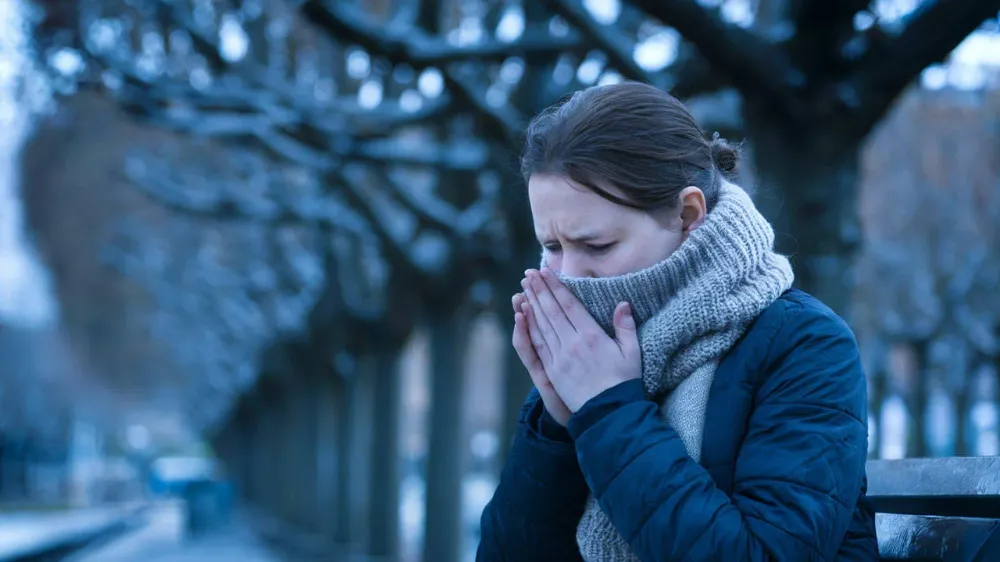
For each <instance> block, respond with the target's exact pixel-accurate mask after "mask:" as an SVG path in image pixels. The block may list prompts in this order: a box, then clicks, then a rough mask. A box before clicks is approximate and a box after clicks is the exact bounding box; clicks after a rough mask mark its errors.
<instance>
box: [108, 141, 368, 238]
mask: <svg viewBox="0 0 1000 562" xmlns="http://www.w3.org/2000/svg"><path fill="white" fill-rule="evenodd" d="M176 175H177V171H176V170H174V169H172V167H171V165H170V164H167V163H166V162H160V163H156V162H155V159H154V158H153V157H151V156H138V155H132V156H130V157H129V158H128V159H127V160H126V162H125V170H124V178H125V179H126V180H128V181H129V182H130V183H132V184H133V185H135V186H136V187H137V188H139V189H140V191H141V192H142V193H143V194H145V195H146V196H147V197H149V198H150V199H152V200H154V201H156V202H157V203H158V204H159V205H161V206H163V207H165V208H167V209H170V210H171V211H173V212H176V213H178V214H183V215H188V216H192V217H198V218H203V219H208V220H213V221H220V222H252V223H257V224H262V225H267V226H274V227H281V226H324V227H327V228H330V229H333V230H337V231H346V232H350V233H352V234H354V235H358V236H366V237H371V235H372V232H371V229H370V228H369V225H368V224H367V223H366V222H365V221H364V220H363V219H362V218H361V217H359V216H358V215H357V213H355V212H354V211H353V210H352V209H350V208H348V207H345V206H343V205H339V204H337V202H336V201H334V200H332V199H330V198H328V197H324V198H323V199H322V200H321V201H316V200H312V201H309V202H308V204H299V205H291V204H289V203H287V202H284V203H279V202H278V201H275V200H273V199H272V200H265V201H259V202H254V201H250V200H248V199H243V198H238V197H235V196H233V195H231V194H227V193H225V192H226V191H227V190H225V189H219V188H217V187H216V188H214V189H211V190H209V189H203V190H198V196H197V197H192V196H191V194H190V193H186V191H190V189H191V187H190V182H188V181H186V180H185V181H184V182H180V181H175V180H173V179H172V177H173V176H176ZM191 176H192V177H194V174H191ZM182 185H183V186H185V187H182Z"/></svg>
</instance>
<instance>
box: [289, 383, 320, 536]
mask: <svg viewBox="0 0 1000 562" xmlns="http://www.w3.org/2000/svg"><path fill="white" fill-rule="evenodd" d="M301 376H302V380H300V381H297V382H296V383H295V384H294V394H293V396H294V402H293V403H292V404H293V405H292V407H293V409H294V410H295V414H296V415H295V417H296V421H295V433H296V436H295V437H294V439H295V441H296V442H297V444H298V446H297V447H296V456H295V459H294V461H293V462H294V471H295V475H296V480H297V481H298V484H297V485H296V487H297V488H298V490H299V495H298V497H297V498H296V501H295V523H296V525H298V526H300V527H301V528H302V529H304V530H307V531H310V532H313V531H319V527H318V526H317V522H318V521H317V518H316V511H317V509H316V508H317V506H316V498H317V496H316V491H317V489H318V487H319V486H318V483H319V474H318V473H317V472H316V458H317V454H318V450H319V442H318V440H317V437H318V430H317V418H318V416H319V412H318V410H319V404H318V402H319V398H318V396H317V393H316V387H317V383H316V377H318V376H320V374H318V373H315V372H314V371H312V370H304V371H303V372H302V373H301Z"/></svg>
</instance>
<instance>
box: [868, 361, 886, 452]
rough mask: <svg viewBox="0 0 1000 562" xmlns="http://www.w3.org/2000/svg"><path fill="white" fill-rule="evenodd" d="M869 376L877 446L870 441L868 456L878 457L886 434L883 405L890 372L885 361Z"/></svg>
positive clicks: (870, 399) (871, 415) (870, 415)
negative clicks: (883, 422) (886, 369)
mask: <svg viewBox="0 0 1000 562" xmlns="http://www.w3.org/2000/svg"><path fill="white" fill-rule="evenodd" d="M869 377H871V383H872V385H871V387H872V395H871V396H870V397H869V400H868V402H869V403H870V404H871V413H870V414H869V418H870V419H873V420H875V439H874V440H875V446H874V447H872V446H871V444H870V443H869V454H868V456H869V457H871V458H877V457H878V456H879V455H878V452H879V450H880V449H881V448H882V439H883V438H884V436H885V428H883V427H882V407H883V406H884V405H885V398H886V387H887V386H888V384H887V383H888V380H887V379H888V373H886V372H885V366H884V363H883V364H879V366H878V367H877V368H876V370H874V371H873V372H872V373H870V374H869Z"/></svg>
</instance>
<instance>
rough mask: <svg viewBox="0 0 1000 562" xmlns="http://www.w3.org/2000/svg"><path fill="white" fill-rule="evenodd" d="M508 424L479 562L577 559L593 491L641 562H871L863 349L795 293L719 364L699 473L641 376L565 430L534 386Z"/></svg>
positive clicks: (586, 409)
mask: <svg viewBox="0 0 1000 562" xmlns="http://www.w3.org/2000/svg"><path fill="white" fill-rule="evenodd" d="M518 426H519V427H518V432H517V435H516V436H515V439H514V444H513V448H512V450H511V452H510V456H509V457H508V461H507V464H506V466H505V467H504V469H503V473H502V475H501V478H500V484H499V486H498V488H497V490H496V493H495V494H494V496H493V499H492V500H491V501H490V503H489V505H488V506H487V507H486V509H485V511H484V512H483V516H482V538H481V542H480V544H479V551H478V554H477V557H476V559H477V561H478V562H536V561H537V562H561V561H577V560H580V559H581V558H580V554H579V551H578V549H577V545H576V526H577V523H578V521H579V520H580V516H581V514H582V513H583V507H584V502H585V500H586V497H587V494H588V491H592V492H593V493H594V495H595V497H596V498H597V500H598V502H599V504H600V506H601V508H602V510H603V511H604V512H605V513H606V514H607V515H608V517H609V518H610V520H611V521H612V523H613V524H614V525H615V527H616V528H617V529H618V531H619V533H621V535H622V536H623V537H624V538H625V539H626V540H628V542H629V544H630V545H631V546H632V550H633V552H634V553H635V554H636V555H637V556H638V557H639V558H640V559H641V560H643V561H644V562H666V561H668V560H720V561H725V562H739V561H764V560H767V561H788V562H803V561H813V560H816V561H819V560H823V561H827V560H852V561H853V560H876V559H877V552H878V546H877V541H876V538H875V520H874V513H873V510H872V507H871V504H870V503H869V501H868V499H867V498H866V496H865V492H866V488H867V480H866V476H865V460H866V457H867V449H868V429H867V389H866V385H865V376H864V372H863V371H862V367H861V363H860V359H859V356H858V348H857V343H856V341H855V339H854V336H853V334H852V333H851V331H850V329H849V328H848V327H847V325H846V324H845V323H844V322H843V321H842V320H841V319H840V318H839V317H837V316H836V315H835V314H834V313H833V312H832V311H831V310H830V309H829V308H827V307H826V306H824V305H823V304H821V303H820V302H819V301H817V300H816V299H814V298H812V297H810V296H809V295H807V294H805V293H803V292H801V291H798V290H791V291H789V292H787V293H785V294H784V295H783V296H782V297H781V298H780V299H778V300H777V301H776V302H775V303H774V304H773V305H771V306H770V307H769V308H768V309H767V310H765V311H764V312H763V313H762V314H761V315H760V316H759V317H758V318H757V320H756V321H755V322H754V323H753V324H752V326H751V327H750V328H749V329H748V330H747V333H746V334H744V336H743V338H742V339H741V340H740V341H739V342H738V343H737V344H736V345H735V346H734V347H733V349H731V350H730V352H729V353H727V354H726V356H725V357H724V358H723V359H722V361H721V363H720V364H719V367H718V369H717V370H716V373H715V380H714V382H713V384H712V389H711V393H710V396H709V401H708V408H707V413H706V420H705V431H704V442H703V444H702V454H701V461H700V463H696V462H695V461H694V460H692V459H691V458H690V457H689V456H688V455H687V454H686V452H685V450H684V444H683V443H682V442H681V439H680V437H679V436H678V435H677V433H676V432H675V431H674V430H673V429H671V428H670V427H669V426H668V425H667V424H666V423H665V422H664V421H663V419H662V418H661V417H660V415H659V411H658V408H657V406H656V404H654V403H652V402H650V401H648V400H646V399H645V398H644V396H643V389H642V384H641V382H640V381H638V380H634V381H629V382H625V383H622V384H619V385H618V386H615V387H613V388H611V389H608V390H607V391H605V392H604V393H602V394H600V395H599V396H597V397H595V398H593V399H592V400H590V401H589V402H587V403H586V404H585V405H584V406H583V407H582V408H581V409H580V410H579V411H578V412H576V413H575V414H574V415H573V416H572V418H571V419H570V422H569V427H568V428H565V429H564V428H562V427H561V426H559V425H558V424H556V423H555V422H554V421H552V420H551V418H549V417H548V414H547V413H546V412H545V411H544V407H543V406H542V403H541V401H540V400H539V397H538V394H537V392H535V391H532V393H531V395H530V396H529V397H528V400H527V401H526V402H525V405H524V407H523V408H522V411H521V418H520V423H519V424H518Z"/></svg>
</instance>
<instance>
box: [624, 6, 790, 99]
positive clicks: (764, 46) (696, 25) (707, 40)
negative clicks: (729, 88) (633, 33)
mask: <svg viewBox="0 0 1000 562" xmlns="http://www.w3.org/2000/svg"><path fill="white" fill-rule="evenodd" d="M634 4H635V5H636V6H638V7H640V8H642V9H643V10H645V11H646V13H648V14H649V15H651V16H653V17H655V18H656V19H658V20H660V21H661V22H663V23H664V24H666V25H669V26H671V27H673V28H674V29H676V30H677V31H678V32H679V33H680V34H681V36H682V37H684V39H686V40H687V41H690V42H691V43H692V44H693V45H694V46H695V47H696V48H697V49H698V51H699V52H700V53H701V55H702V56H703V57H705V59H706V60H707V61H708V63H709V64H710V65H711V66H712V67H714V68H716V69H718V70H720V71H721V72H722V73H723V74H725V75H726V76H728V77H729V80H730V82H731V83H732V84H733V85H734V86H735V87H736V88H737V89H738V90H739V91H740V93H742V94H743V95H744V96H745V97H754V98H758V99H760V98H764V99H767V100H771V101H773V102H775V103H781V102H787V101H789V100H790V98H792V96H793V94H794V93H795V91H796V90H799V89H800V88H803V87H804V86H805V85H806V78H805V76H804V75H803V74H802V72H801V71H800V70H799V69H798V68H796V67H795V66H793V65H792V63H791V61H790V60H789V59H788V57H787V55H785V54H784V53H783V52H781V50H779V49H778V48H777V47H775V46H774V45H772V44H770V43H768V42H767V41H765V40H764V39H761V38H760V37H758V36H756V35H754V34H752V33H750V32H749V31H747V30H745V29H741V28H739V27H736V26H734V25H729V24H727V23H725V22H724V21H722V19H721V18H719V16H718V15H717V14H716V13H715V12H711V11H708V10H706V9H705V8H702V7H701V6H700V5H699V4H698V2H697V1H696V0H671V1H670V2H663V1H661V0H634Z"/></svg>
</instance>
